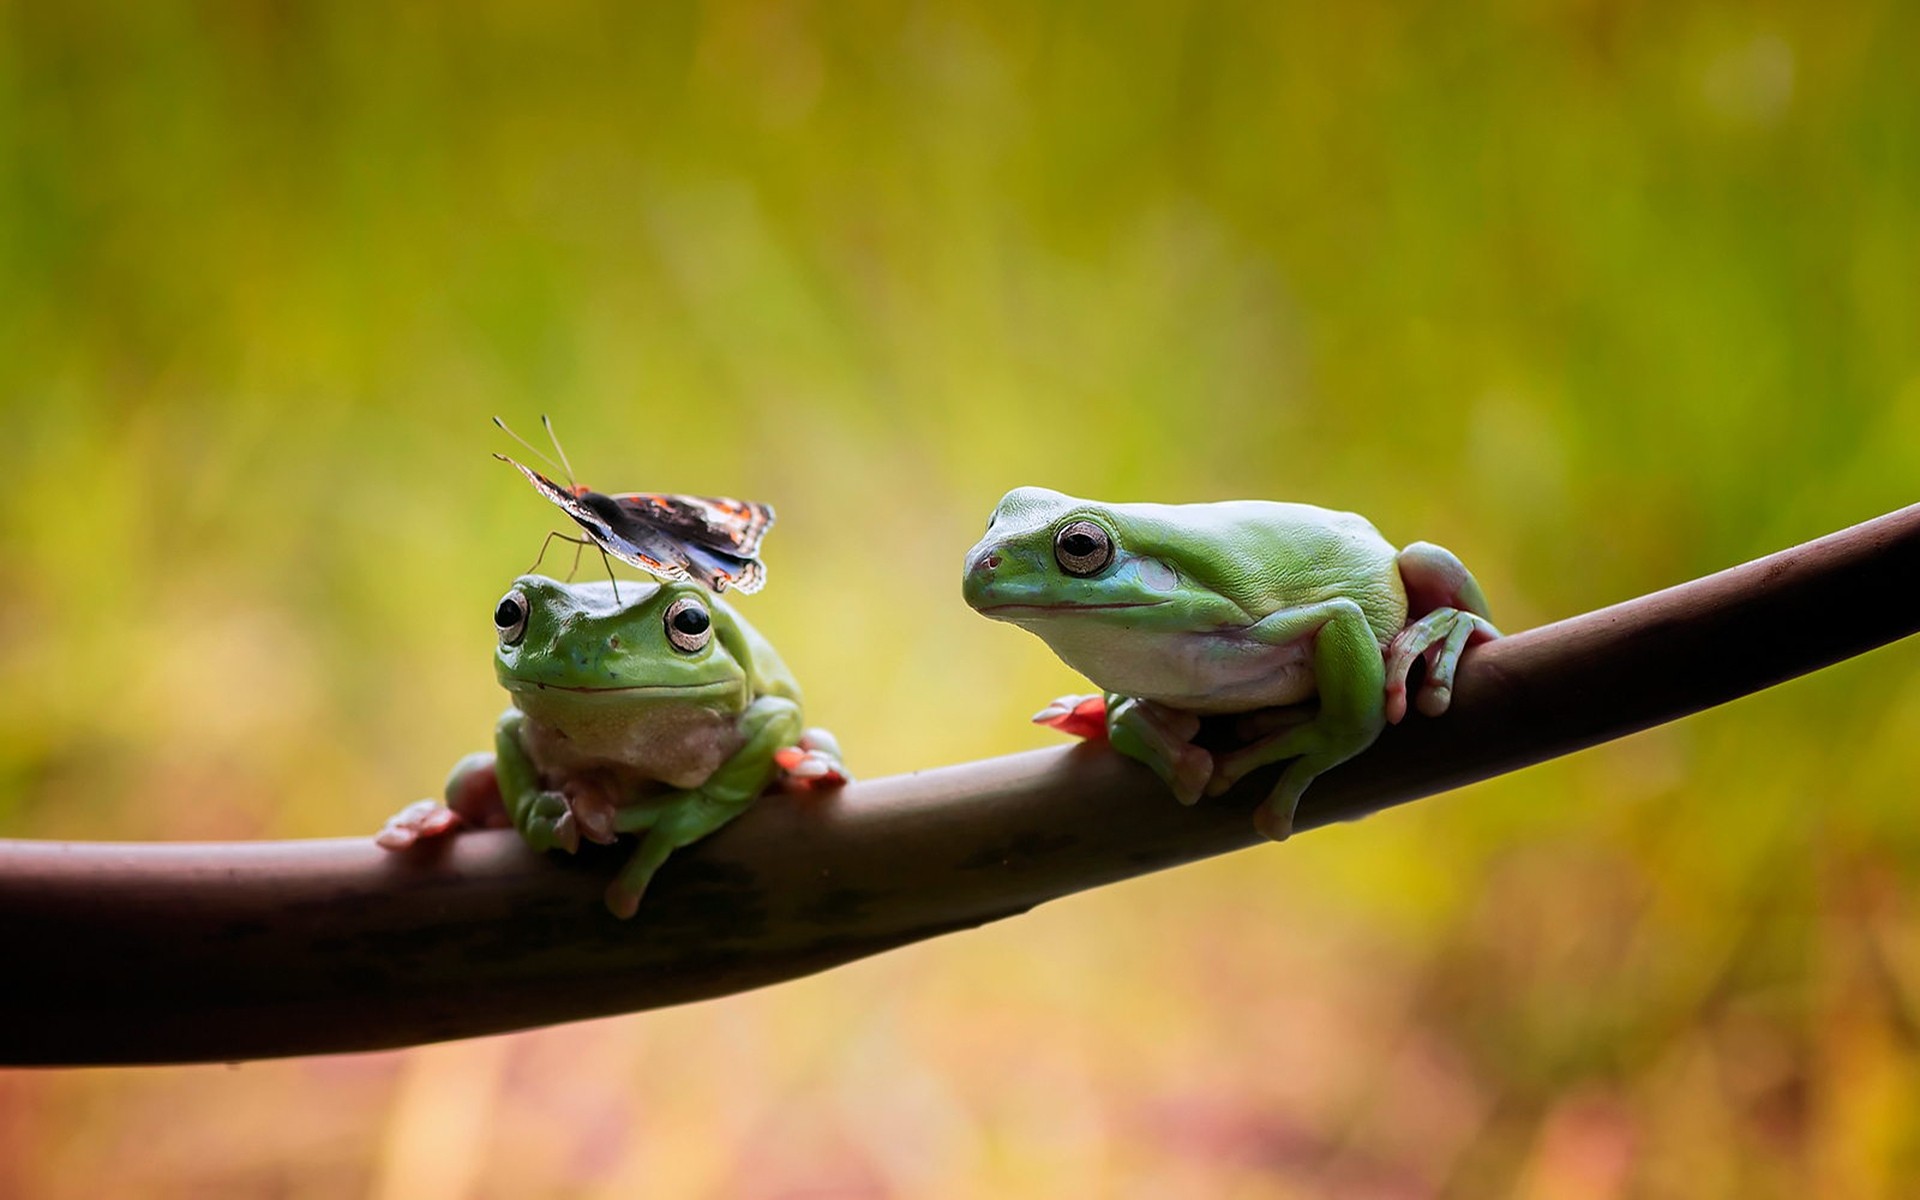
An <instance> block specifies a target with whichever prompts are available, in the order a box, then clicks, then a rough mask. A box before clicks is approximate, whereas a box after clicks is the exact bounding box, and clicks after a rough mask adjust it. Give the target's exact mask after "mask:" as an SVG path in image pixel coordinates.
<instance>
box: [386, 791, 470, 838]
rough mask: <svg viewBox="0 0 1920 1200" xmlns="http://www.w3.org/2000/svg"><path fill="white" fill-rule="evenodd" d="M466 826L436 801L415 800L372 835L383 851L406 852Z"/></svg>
mask: <svg viewBox="0 0 1920 1200" xmlns="http://www.w3.org/2000/svg"><path fill="white" fill-rule="evenodd" d="M465 824H466V822H465V821H462V820H461V819H460V814H459V813H457V812H454V811H453V810H452V809H450V808H448V807H447V806H446V805H444V804H442V803H440V802H439V801H438V800H415V801H414V802H413V803H412V804H409V805H407V806H406V807H405V808H403V809H401V810H400V811H399V812H397V813H395V814H393V815H392V816H390V817H388V818H387V823H386V824H385V825H382V826H381V827H380V832H379V833H376V834H374V835H373V844H374V845H376V846H378V847H380V848H381V849H382V850H405V849H406V848H407V847H409V846H411V845H413V844H414V843H416V842H419V841H422V840H425V839H430V838H437V837H442V836H444V835H446V834H449V833H452V832H454V831H455V830H457V829H459V828H461V827H462V826H463V825H465Z"/></svg>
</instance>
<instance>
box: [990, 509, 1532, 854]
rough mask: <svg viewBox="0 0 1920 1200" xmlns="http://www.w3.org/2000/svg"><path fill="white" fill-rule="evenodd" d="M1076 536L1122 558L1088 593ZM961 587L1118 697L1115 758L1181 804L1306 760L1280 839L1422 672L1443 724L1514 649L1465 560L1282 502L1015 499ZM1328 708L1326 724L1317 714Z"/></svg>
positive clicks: (1269, 825) (1282, 794) (1284, 780)
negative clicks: (1308, 796) (1496, 650)
mask: <svg viewBox="0 0 1920 1200" xmlns="http://www.w3.org/2000/svg"><path fill="white" fill-rule="evenodd" d="M1075 521H1091V522H1093V523H1095V524H1096V525H1098V526H1100V527H1101V529H1103V530H1104V531H1105V532H1106V534H1107V536H1108V537H1109V538H1110V539H1111V540H1112V545H1113V557H1112V560H1111V561H1110V562H1109V563H1107V564H1106V565H1105V566H1104V567H1102V568H1101V569H1100V570H1098V571H1097V572H1095V573H1094V574H1092V575H1090V576H1088V577H1086V578H1078V577H1075V576H1074V575H1071V574H1069V573H1068V572H1067V571H1065V570H1064V569H1063V568H1062V567H1061V565H1060V563H1059V561H1058V560H1057V558H1056V555H1055V548H1054V540H1055V538H1056V536H1058V534H1059V532H1060V531H1061V530H1062V529H1063V528H1065V527H1066V526H1067V525H1069V524H1072V523H1073V522H1075ZM962 589H963V592H964V594H965V596H966V600H967V603H968V604H969V605H970V606H972V607H973V608H974V609H975V610H976V611H978V612H980V613H981V614H982V615H984V616H988V617H992V618H994V619H995V620H1001V621H1007V622H1010V623H1012V624H1014V625H1018V626H1020V627H1021V628H1022V629H1025V630H1027V631H1028V632H1030V633H1032V634H1034V635H1035V636H1037V637H1039V638H1040V639H1041V640H1043V641H1045V642H1046V643H1047V645H1048V646H1050V647H1051V648H1052V649H1053V651H1054V653H1056V654H1058V655H1059V656H1060V658H1061V659H1062V660H1063V661H1065V662H1066V663H1067V665H1069V666H1071V667H1073V668H1074V669H1076V670H1078V671H1080V672H1081V673H1083V674H1084V675H1086V676H1087V678H1088V679H1090V680H1092V681H1093V682H1094V684H1095V685H1097V686H1098V687H1100V688H1101V689H1102V691H1104V692H1105V693H1106V694H1107V728H1108V734H1109V736H1110V738H1111V740H1112V743H1113V746H1114V748H1115V749H1117V750H1119V751H1120V752H1121V753H1123V754H1126V755H1128V756H1130V757H1133V758H1136V759H1139V760H1140V761H1142V762H1144V763H1146V764H1147V765H1148V766H1150V767H1152V768H1153V769H1154V771H1155V772H1156V773H1158V774H1159V775H1160V777H1161V778H1162V779H1164V780H1166V782H1167V784H1168V785H1169V786H1170V787H1171V788H1172V789H1173V791H1174V794H1175V796H1176V797H1177V798H1178V799H1179V800H1180V801H1181V802H1182V803H1186V804H1191V803H1193V802H1194V801H1196V800H1197V799H1198V798H1199V797H1200V796H1201V795H1202V794H1203V793H1206V794H1217V793H1219V792H1223V791H1225V790H1226V789H1227V788H1229V787H1231V786H1232V785H1233V784H1234V783H1235V782H1237V781H1238V780H1239V779H1240V778H1241V777H1242V776H1244V775H1246V774H1247V773H1248V772H1250V771H1253V770H1255V769H1257V768H1259V767H1262V766H1265V765H1267V764H1269V763H1275V762H1280V761H1282V760H1287V759H1291V760H1292V761H1291V762H1290V763H1289V765H1288V766H1287V767H1286V769H1285V770H1284V771H1283V772H1282V773H1281V776H1280V780H1279V783H1278V784H1277V785H1276V786H1275V787H1274V789H1273V792H1272V794H1271V795H1270V796H1269V797H1268V798H1267V801H1266V802H1265V803H1264V804H1263V805H1261V807H1260V809H1259V811H1258V812H1257V813H1256V814H1255V821H1256V823H1257V824H1258V825H1259V827H1260V830H1261V832H1263V833H1265V834H1266V835H1267V836H1269V837H1272V838H1274V839H1275V840H1280V839H1284V838H1285V837H1286V836H1287V835H1288V834H1289V833H1290V832H1291V831H1292V828H1293V818H1294V812H1295V810H1296V808H1297V807H1298V805H1299V802H1300V796H1301V793H1303V792H1304V791H1306V789H1307V786H1308V785H1309V784H1310V783H1312V782H1313V780H1314V778H1315V777H1317V776H1318V775H1320V774H1321V773H1322V772H1324V771H1326V770H1328V769H1329V768H1331V767H1333V766H1336V765H1337V764H1339V763H1342V762H1344V761H1346V760H1347V759H1349V758H1351V757H1353V756H1354V755H1355V754H1358V753H1359V752H1360V751H1362V750H1364V749H1366V748H1367V747H1368V746H1369V745H1371V744H1372V743H1373V741H1374V739H1375V738H1377V737H1378V736H1379V735H1380V731H1381V729H1382V728H1384V727H1385V726H1386V725H1387V724H1388V723H1389V721H1390V720H1392V721H1397V720H1398V719H1399V718H1400V716H1401V715H1403V714H1404V712H1405V709H1406V683H1407V674H1408V671H1409V670H1410V669H1411V667H1412V664H1413V662H1414V660H1415V659H1417V658H1420V657H1422V656H1425V657H1426V658H1427V659H1428V670H1427V676H1426V681H1425V683H1424V685H1423V686H1422V689H1421V693H1420V697H1419V706H1420V708H1421V710H1422V711H1423V712H1426V713H1428V714H1429V715H1436V716H1437V715H1439V713H1441V712H1444V711H1445V710H1446V707H1447V703H1448V702H1449V700H1450V699H1451V695H1452V683H1453V674H1454V669H1455V666H1456V665H1457V664H1458V661H1459V658H1460V654H1461V652H1462V651H1463V650H1464V648H1465V647H1466V645H1467V643H1468V641H1469V639H1471V638H1475V637H1476V636H1477V637H1479V638H1487V637H1497V636H1498V631H1497V630H1495V629H1494V628H1493V626H1492V625H1491V624H1490V623H1489V622H1488V620H1487V606H1486V600H1485V598H1484V597H1483V596H1482V595H1481V593H1480V588H1479V585H1478V584H1477V583H1475V582H1474V580H1473V577H1472V576H1471V575H1470V574H1468V573H1467V570H1466V568H1465V567H1463V566H1462V565H1461V564H1460V561H1459V559H1457V558H1455V557H1454V556H1453V555H1452V554H1450V553H1448V552H1447V551H1445V550H1443V549H1441V548H1440V547H1438V546H1434V545H1431V544H1429V543H1424V542H1416V543H1414V544H1413V545H1411V546H1408V547H1407V548H1406V549H1404V550H1396V549H1395V548H1394V547H1393V546H1392V544H1390V543H1389V542H1387V541H1386V540H1385V539H1384V538H1382V537H1381V536H1380V534H1379V532H1378V531H1377V530H1375V529H1374V527H1373V526H1372V525H1371V524H1370V523H1369V522H1368V521H1367V520H1366V519H1365V518H1363V517H1360V516H1357V515H1355V514H1353V513H1343V512H1334V511H1332V510H1329V509H1324V508H1316V507H1314V506H1312V505H1307V504H1283V503H1277V502H1272V501H1264V500H1238V501H1226V502H1221V503H1215V504H1180V505H1168V504H1102V503H1099V502H1097V501H1091V500H1080V499H1076V498H1074V497H1072V496H1067V495H1063V494H1061V493H1059V492H1055V491H1050V490H1048V489H1046V488H1034V487H1025V488H1016V489H1015V490H1013V491H1011V492H1008V493H1007V495H1006V496H1005V497H1004V498H1003V499H1002V500H1001V501H1000V504H999V506H998V507H997V508H995V509H994V512H993V517H992V519H991V520H990V521H989V523H988V525H987V532H986V536H984V537H983V538H981V540H980V541H979V543H978V544H976V545H975V546H974V547H973V549H972V550H970V551H969V552H968V554H967V560H966V570H965V575H964V578H963V584H962ZM1410 593H1411V594H1413V595H1414V596H1415V597H1416V600H1417V603H1416V606H1415V609H1414V611H1415V612H1416V613H1417V614H1418V616H1417V619H1416V620H1414V621H1413V622H1412V623H1411V624H1409V623H1408V613H1409V601H1408V597H1409V594H1410ZM1316 697H1317V699H1318V701H1319V703H1318V707H1317V709H1310V708H1309V707H1308V706H1306V705H1305V703H1304V702H1306V701H1309V700H1312V699H1315V698H1316ZM1285 706H1298V707H1294V708H1287V707H1285ZM1261 710H1274V711H1261ZM1255 712H1259V713H1260V715H1259V716H1258V717H1253V718H1247V719H1245V720H1243V721H1242V722H1241V727H1242V733H1243V735H1248V734H1250V735H1251V736H1252V740H1250V741H1249V742H1247V743H1246V744H1245V745H1242V746H1240V747H1239V748H1237V749H1234V750H1232V751H1231V752H1229V753H1226V754H1224V755H1221V756H1220V757H1219V758H1218V759H1216V758H1215V757H1214V756H1213V755H1211V754H1209V753H1208V752H1207V751H1206V750H1203V749H1201V748H1200V747H1197V746H1194V745H1193V744H1192V742H1191V739H1192V738H1193V736H1194V735H1195V734H1196V733H1197V732H1198V731H1199V728H1200V717H1201V716H1202V715H1211V714H1221V713H1255Z"/></svg>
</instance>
